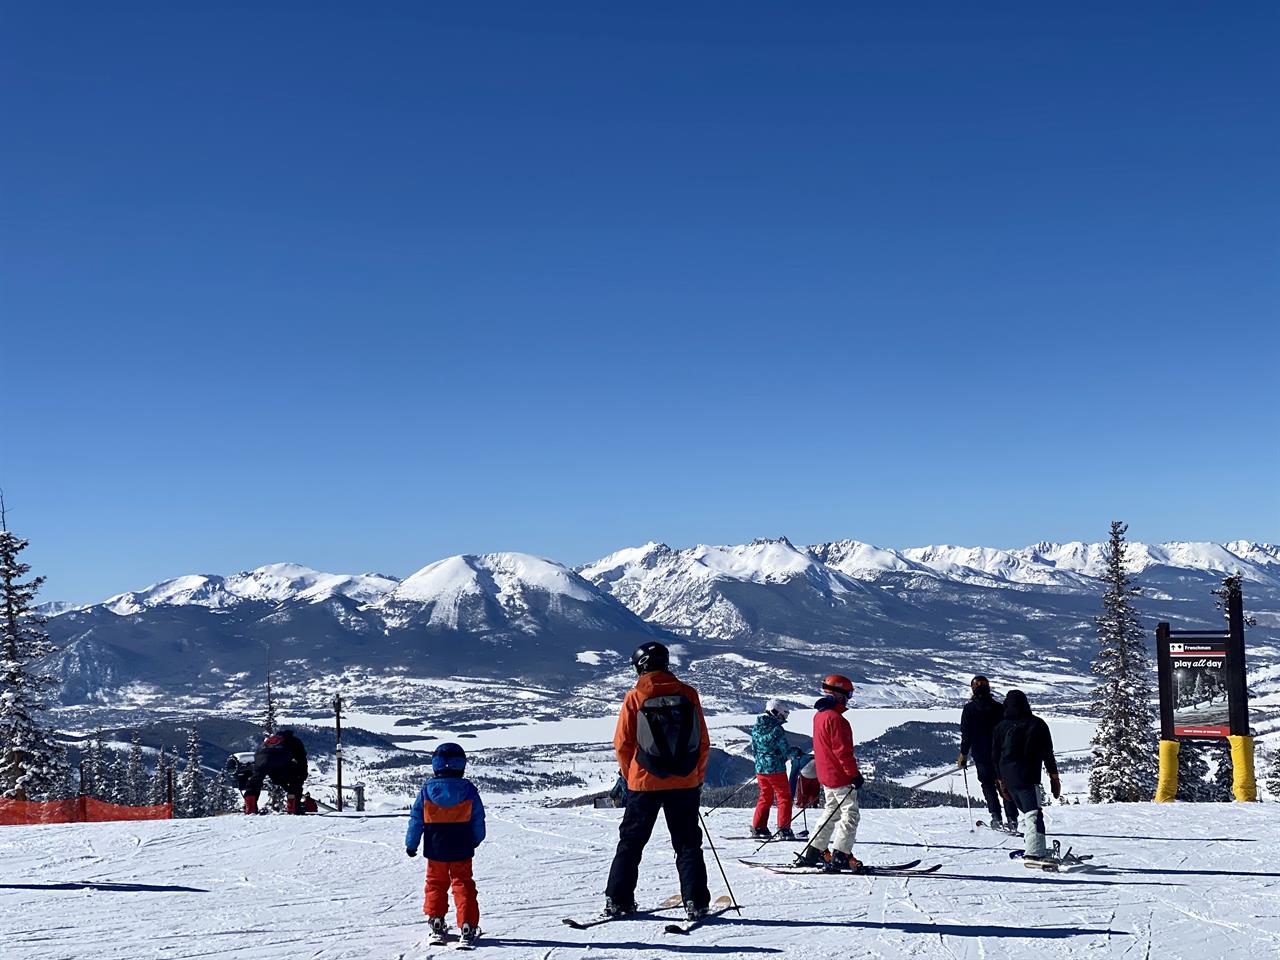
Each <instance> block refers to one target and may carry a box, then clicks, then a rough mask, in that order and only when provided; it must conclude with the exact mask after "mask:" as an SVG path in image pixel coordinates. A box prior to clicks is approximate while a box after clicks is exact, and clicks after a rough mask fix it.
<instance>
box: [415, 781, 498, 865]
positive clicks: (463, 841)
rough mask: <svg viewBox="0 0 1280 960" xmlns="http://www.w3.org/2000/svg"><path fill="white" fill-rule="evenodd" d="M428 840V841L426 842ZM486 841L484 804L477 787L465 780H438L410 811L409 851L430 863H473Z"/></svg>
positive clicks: (427, 785) (428, 784)
mask: <svg viewBox="0 0 1280 960" xmlns="http://www.w3.org/2000/svg"><path fill="white" fill-rule="evenodd" d="M424 837H425V841H424ZM483 839H484V804H483V803H481V802H480V793H479V791H477V790H476V788H475V784H473V783H472V782H471V781H470V780H467V779H466V778H464V777H449V776H435V777H432V778H431V779H430V780H428V781H427V782H426V783H424V784H423V785H422V789H421V790H419V791H418V799H417V800H415V801H413V809H411V810H410V811H409V829H408V830H407V831H406V832H405V835H404V847H405V849H406V850H416V849H418V844H419V843H420V842H421V843H422V855H423V856H425V857H426V858H427V859H428V860H446V861H456V860H470V859H471V858H472V857H474V856H475V853H476V847H478V846H479V845H480V841H482V840H483Z"/></svg>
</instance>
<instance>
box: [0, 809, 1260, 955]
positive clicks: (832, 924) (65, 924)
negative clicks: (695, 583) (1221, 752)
mask: <svg viewBox="0 0 1280 960" xmlns="http://www.w3.org/2000/svg"><path fill="white" fill-rule="evenodd" d="M1274 809H1275V808H1274V807H1271V806H1269V805H1262V804H1214V805H1192V804H1176V805H1169V806H1161V807H1156V806H1153V805H1150V804H1132V805H1117V806H1115V807H1105V808H1097V807H1086V806H1079V807H1076V806H1073V807H1057V806H1055V807H1051V808H1050V809H1049V810H1048V811H1047V812H1046V813H1047V816H1048V818H1049V821H1050V823H1049V827H1050V830H1051V831H1053V830H1057V831H1060V832H1061V835H1062V839H1063V843H1064V845H1065V844H1066V843H1067V842H1068V841H1070V842H1072V843H1074V844H1076V845H1077V849H1078V852H1083V853H1095V854H1097V857H1098V862H1099V863H1100V864H1101V865H1102V866H1103V869H1102V870H1101V871H1100V872H1098V873H1094V874H1063V875H1053V874H1040V873H1035V872H1032V871H1028V870H1026V869H1025V868H1024V867H1023V866H1022V865H1021V864H1020V863H1017V862H1014V861H1010V860H1008V858H1007V857H1006V855H1005V854H1006V852H1007V849H1006V848H1007V847H1008V845H1009V844H1010V843H1011V841H1010V840H1009V839H1008V838H1003V837H1002V838H1000V839H999V843H998V844H996V845H994V846H992V845H990V844H987V843H978V842H975V841H976V839H977V838H976V836H975V835H971V834H969V833H968V832H967V831H966V830H965V829H964V827H963V825H962V824H957V823H956V822H955V819H956V818H955V811H954V810H951V809H925V810H868V811H865V812H864V814H863V819H862V824H861V826H860V829H859V840H858V845H857V847H856V851H857V853H858V855H859V857H861V858H862V859H865V860H867V861H868V862H872V863H874V862H877V861H880V862H885V861H886V860H888V859H899V858H901V857H902V855H903V854H904V853H906V852H908V849H907V848H913V847H914V848H915V849H914V850H910V851H909V852H910V853H912V855H915V856H920V855H924V856H927V857H928V858H929V859H930V860H941V861H942V862H943V863H944V865H945V872H943V873H940V874H934V875H929V876H918V877H902V876H873V877H857V876H832V877H828V876H819V875H791V876H779V875H775V874H770V873H767V872H766V871H762V870H752V869H749V868H747V867H744V866H742V865H740V864H737V863H736V862H735V858H736V857H737V856H744V855H749V854H750V853H751V850H752V849H754V846H753V844H752V842H750V841H744V842H741V843H739V842H736V841H729V840H718V841H717V846H718V847H719V848H720V856H721V860H722V861H723V862H724V864H725V869H726V870H728V871H729V880H730V882H731V884H732V885H733V888H734V892H735V893H736V894H737V896H738V900H739V902H740V903H742V904H743V915H742V918H741V920H738V919H737V918H735V917H734V915H732V914H730V915H729V916H728V917H726V918H725V919H723V920H720V921H716V922H713V923H708V924H707V925H705V926H704V927H701V928H700V929H698V930H697V931H695V932H694V933H693V934H691V935H690V936H689V938H687V939H682V940H680V942H679V943H677V944H673V943H672V942H671V940H672V938H670V937H666V936H664V935H663V933H662V923H661V922H658V921H656V920H651V919H640V920H633V921H623V922H618V923H610V924H604V925H602V926H599V927H594V928H592V929H591V930H589V931H582V932H577V931H568V930H566V928H565V927H564V926H563V925H562V924H560V922H559V918H560V917H562V916H566V915H579V914H584V913H588V914H589V913H594V912H595V911H596V910H598V909H599V907H600V905H601V904H602V902H603V890H604V884H605V878H606V876H607V874H608V870H609V863H610V861H611V859H612V855H613V848H614V845H615V844H616V842H617V823H618V820H619V819H620V817H621V811H592V812H591V813H590V814H589V815H584V814H582V813H578V812H575V811H571V810H570V811H566V810H563V809H547V808H541V807H538V806H536V805H534V804H533V803H530V802H528V801H527V800H526V801H523V802H521V801H520V800H519V799H518V798H505V797H502V798H495V799H494V800H493V801H492V802H491V804H490V817H489V839H488V840H487V841H486V842H485V843H484V844H483V845H482V846H481V847H480V850H479V853H478V855H477V859H476V866H475V873H476V878H477V883H478V886H479V896H480V907H481V911H482V920H481V925H482V926H483V927H484V928H485V930H486V935H487V936H488V937H489V938H490V942H491V945H490V947H487V948H486V947H484V946H482V947H481V948H480V953H481V954H485V953H490V954H492V955H494V956H496V955H497V953H498V951H501V955H502V958H503V960H534V958H536V960H597V958H600V960H603V958H608V960H614V958H633V960H645V958H646V957H649V956H653V955H656V954H658V953H659V952H663V953H671V952H678V953H685V954H689V955H691V956H698V955H709V954H716V955H717V957H718V958H723V960H735V958H737V960H773V958H779V960H789V958H795V960H801V958H805V960H807V958H810V957H812V956H814V955H815V954H816V955H827V954H831V955H839V956H841V957H842V958H850V960H863V958H876V960H1025V958H1026V957H1031V956H1034V957H1036V958H1037V960H1101V958H1106V957H1114V958H1120V957H1123V958H1126V960H1154V958H1158V960H1202V958H1204V957H1214V958H1215V960H1261V958H1262V957H1267V956H1275V955H1276V954H1277V951H1278V948H1280V917H1277V916H1276V913H1277V911H1276V909H1275V906H1274V898H1275V893H1276V886H1277V885H1278V884H1280V874H1277V873H1272V872H1271V869H1272V868H1271V867H1270V865H1269V864H1268V862H1267V860H1268V856H1269V854H1270V853H1271V852H1272V851H1273V850H1274V848H1275V840H1276V839H1277V827H1276V822H1275V818H1274V813H1273V811H1274ZM1210 814H1212V818H1213V825H1212V828H1211V829H1212V830H1213V831H1214V834H1215V835H1216V836H1219V837H1224V838H1226V839H1224V840H1223V841H1222V842H1216V841H1214V840H1213V839H1197V838H1198V837H1203V836H1204V834H1205V833H1206V831H1207V829H1209V828H1207V826H1206V822H1207V821H1206V817H1208V816H1209V815H1210ZM744 815H745V811H741V810H721V811H717V812H716V813H715V814H714V815H712V816H711V817H710V818H709V825H710V828H711V830H712V831H714V835H715V836H717V837H724V836H725V835H726V834H729V833H731V832H733V831H734V830H735V829H736V828H738V827H740V826H741V818H742V817H743V816H744ZM403 828H404V821H403V820H401V819H398V818H376V817H370V818H368V819H365V818H361V817H359V816H345V817H324V818H319V817H314V818H312V817H307V818H294V817H219V818H214V819H210V820H202V821H162V822H148V823H129V824H65V825H56V826H46V827H5V828H0V857H3V861H4V868H5V869H4V876H3V878H0V942H3V943H4V944H5V960H197V958H199V960H204V958H215V957H216V958H219V960H223V958H225V960H303V958H306V960H391V958H395V957H397V956H401V955H403V956H404V957H405V960H421V958H423V957H426V956H430V955H433V953H440V954H444V953H448V954H452V950H448V949H445V950H440V949H439V948H429V947H428V946H427V945H426V943H425V940H426V936H425V932H426V925H425V922H424V919H423V916H422V909H421V902H422V901H421V896H422V882H423V861H422V860H421V858H415V859H413V860H409V859H408V858H406V857H405V856H404V854H403V852H401V849H400V841H401V836H402V832H403ZM1068 834H1070V835H1071V836H1068ZM1227 841H1230V842H1227ZM770 853H772V854H774V855H775V856H779V854H777V853H776V852H774V851H770ZM890 854H892V857H891V856H890ZM707 865H708V873H709V876H710V878H711V886H712V892H713V894H717V895H718V894H719V893H721V892H723V890H722V887H723V882H722V881H721V879H720V876H719V871H718V870H717V869H716V866H715V862H714V860H713V859H712V858H711V856H710V854H709V852H708V855H707ZM677 889H678V887H677V879H676V871H675V864H674V857H673V854H672V851H671V847H670V842H669V838H668V836H667V833H666V827H665V824H663V823H662V822H661V821H659V824H658V826H657V828H656V829H655V830H654V835H653V839H652V840H651V842H650V845H649V847H648V849H647V851H646V855H645V858H644V863H643V864H642V866H641V874H640V887H639V889H638V890H637V898H638V899H640V900H641V901H642V902H657V901H660V900H662V899H663V898H664V897H666V896H668V895H670V894H672V893H674V892H676V890H677Z"/></svg>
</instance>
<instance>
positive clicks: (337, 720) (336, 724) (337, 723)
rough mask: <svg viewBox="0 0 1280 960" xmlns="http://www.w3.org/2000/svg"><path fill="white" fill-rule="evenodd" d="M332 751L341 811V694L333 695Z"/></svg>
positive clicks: (339, 810) (339, 809)
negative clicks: (336, 770) (335, 761)
mask: <svg viewBox="0 0 1280 960" xmlns="http://www.w3.org/2000/svg"><path fill="white" fill-rule="evenodd" d="M333 730H334V737H335V744H336V745H335V747H334V753H335V754H336V755H337V758H338V763H337V767H338V812H339V813H341V812H342V695H341V694H339V693H335V694H334V695H333Z"/></svg>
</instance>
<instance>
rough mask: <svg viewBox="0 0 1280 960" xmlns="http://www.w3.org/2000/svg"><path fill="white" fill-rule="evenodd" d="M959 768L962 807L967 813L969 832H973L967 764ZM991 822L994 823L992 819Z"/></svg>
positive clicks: (971, 801)
mask: <svg viewBox="0 0 1280 960" xmlns="http://www.w3.org/2000/svg"><path fill="white" fill-rule="evenodd" d="M961 769H962V770H963V771H964V809H965V812H966V813H968V815H969V832H970V833H973V832H974V831H973V800H972V799H970V797H969V765H968V764H965V765H964V766H963V767H961ZM991 822H992V823H995V821H994V820H992V821H991Z"/></svg>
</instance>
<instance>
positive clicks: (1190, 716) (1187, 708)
mask: <svg viewBox="0 0 1280 960" xmlns="http://www.w3.org/2000/svg"><path fill="white" fill-rule="evenodd" d="M1169 660H1170V664H1171V666H1172V667H1173V732H1174V736H1178V737H1225V736H1227V734H1229V733H1230V732H1231V713H1230V709H1229V706H1230V698H1229V694H1228V690H1229V687H1228V684H1227V671H1226V667H1227V646H1226V643H1222V642H1197V643H1171V644H1169Z"/></svg>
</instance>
